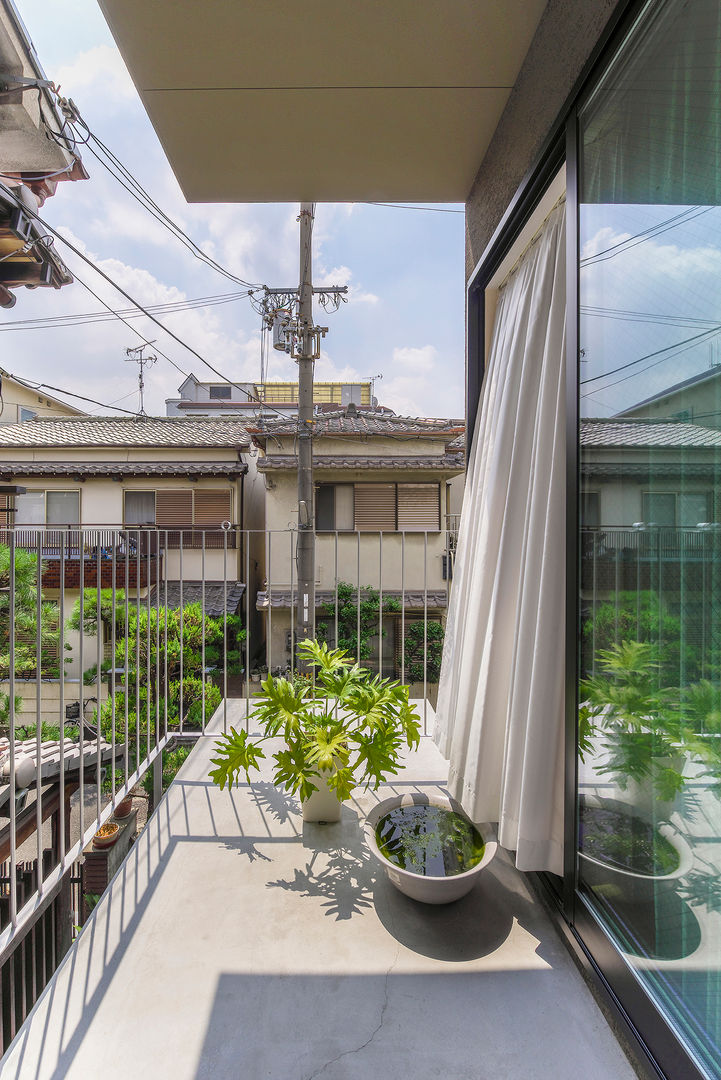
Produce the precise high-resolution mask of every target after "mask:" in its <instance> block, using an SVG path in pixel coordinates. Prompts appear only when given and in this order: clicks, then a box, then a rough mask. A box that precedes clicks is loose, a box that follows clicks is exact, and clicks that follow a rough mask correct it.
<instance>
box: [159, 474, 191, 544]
mask: <svg viewBox="0 0 721 1080" xmlns="http://www.w3.org/2000/svg"><path fill="white" fill-rule="evenodd" d="M155 523H156V525H157V526H158V528H160V529H168V528H169V527H170V526H171V525H188V526H192V524H193V492H192V491H189V490H187V489H183V488H176V489H172V490H169V491H157V492H156V493H155ZM180 535H181V534H180V533H179V532H169V533H168V547H177V546H178V544H179V543H180ZM182 536H183V544H184V545H186V544H192V540H193V530H192V528H189V529H188V530H187V532H186V531H183V533H182Z"/></svg>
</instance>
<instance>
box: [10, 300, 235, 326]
mask: <svg viewBox="0 0 721 1080" xmlns="http://www.w3.org/2000/svg"><path fill="white" fill-rule="evenodd" d="M246 296H248V292H247V290H246V291H245V292H235V293H218V294H216V295H214V296H198V297H193V298H191V299H188V300H168V301H167V302H166V303H164V304H148V305H147V307H148V311H152V312H154V313H155V314H156V315H172V314H174V313H175V312H177V311H195V310H197V309H200V308H206V307H218V306H219V305H221V304H230V303H233V302H234V301H236V300H242V299H243V298H244V297H246ZM121 315H123V316H125V317H126V318H128V319H139V318H142V317H143V313H142V311H138V309H137V308H135V307H131V308H119V309H118V310H117V311H112V310H111V311H109V312H107V313H103V312H98V311H85V312H76V313H74V314H66V315H47V316H38V317H36V318H31V319H8V320H7V321H5V322H0V332H2V333H9V332H11V331H12V332H16V331H18V330H50V329H59V328H62V327H65V326H83V325H90V324H93V323H100V322H109V321H110V320H111V319H112V318H113V317H120V316H121Z"/></svg>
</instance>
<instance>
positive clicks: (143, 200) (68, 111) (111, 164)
mask: <svg viewBox="0 0 721 1080" xmlns="http://www.w3.org/2000/svg"><path fill="white" fill-rule="evenodd" d="M59 104H60V108H61V110H62V112H63V114H64V115H65V116H66V117H67V119H68V122H69V124H70V127H71V129H72V130H73V132H74V134H75V135H77V131H76V130H75V126H74V125H75V124H80V125H81V126H82V127H83V128H84V129H85V131H86V133H87V134H86V137H85V138H83V139H82V140H81V141H82V142H83V143H84V145H86V146H87V149H88V150H89V151H90V153H91V154H92V155H93V157H94V158H95V159H96V160H97V161H98V162H99V163H100V164H101V165H102V166H103V167H104V168H105V169H106V170H107V171H108V172H109V173H110V175H111V176H112V177H113V178H114V179H115V180H117V182H118V183H119V184H120V185H121V186H122V187H123V188H125V190H126V191H127V192H128V194H129V195H131V196H132V198H134V199H135V201H136V202H138V203H139V204H140V205H141V206H142V207H143V208H144V209H145V210H146V211H147V212H148V213H149V214H150V215H151V216H152V217H153V218H155V220H156V221H158V223H159V224H160V225H162V226H163V228H165V229H167V231H168V232H170V233H171V235H173V236H175V238H176V239H177V240H179V241H180V243H181V244H183V246H184V247H186V248H187V249H188V250H189V251H190V252H191V254H192V255H193V256H194V257H195V258H197V259H199V260H200V261H201V262H203V263H205V265H206V266H209V267H211V268H212V269H214V270H216V271H217V272H218V273H220V274H222V275H223V276H224V277H226V278H228V279H229V280H231V281H234V282H236V284H238V285H244V286H245V287H247V288H249V289H255V288H258V289H262V288H264V286H263V285H262V284H261V283H259V282H249V281H246V280H245V279H243V278H241V277H238V276H237V275H236V274H233V273H232V272H231V271H230V270H228V269H226V267H224V266H222V265H221V264H220V263H219V262H217V260H215V259H214V258H213V257H212V256H211V255H208V254H207V252H205V251H203V249H202V248H201V247H200V246H199V245H198V244H197V243H196V242H195V241H194V240H193V239H192V237H190V236H189V235H188V234H187V233H186V232H185V230H184V229H182V228H181V227H180V225H178V223H177V222H176V221H174V220H173V218H171V217H170V215H169V214H167V213H166V212H165V211H164V210H163V209H162V207H161V206H160V205H159V204H158V203H157V202H156V201H155V200H154V199H153V197H152V196H151V195H150V194H149V193H148V192H147V191H146V189H145V188H144V187H143V185H142V184H141V183H140V181H139V180H138V179H137V177H136V176H134V174H133V173H132V172H131V171H130V169H128V168H127V166H126V165H124V164H123V162H122V161H121V160H120V158H119V157H118V156H117V154H115V153H114V152H113V151H112V150H111V149H110V147H108V146H107V145H106V144H105V143H104V142H103V141H102V139H101V138H100V137H99V136H98V135H96V134H95V132H93V131H92V130H91V128H90V127H89V125H88V124H87V123H86V122H85V120H83V118H82V116H81V115H80V112H79V111H78V109H77V106H76V105H75V103H74V102H72V103H71V102H68V101H67V100H66V99H64V98H59ZM91 143H92V144H93V145H91ZM96 148H97V149H96ZM98 151H99V152H98Z"/></svg>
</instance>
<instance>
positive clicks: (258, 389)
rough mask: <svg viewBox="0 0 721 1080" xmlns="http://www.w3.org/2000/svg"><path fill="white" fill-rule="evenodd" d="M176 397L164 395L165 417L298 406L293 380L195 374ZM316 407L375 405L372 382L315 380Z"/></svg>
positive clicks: (290, 410) (286, 410) (274, 411)
mask: <svg viewBox="0 0 721 1080" xmlns="http://www.w3.org/2000/svg"><path fill="white" fill-rule="evenodd" d="M178 393H179V394H180V397H179V398H166V400H165V406H166V412H167V414H168V416H237V415H238V414H239V413H241V414H243V415H246V416H254V415H256V414H257V413H258V412H259V411H260V410H261V409H263V408H264V409H265V410H266V411H267V412H268V413H269V414H270V415H277V413H278V412H281V413H287V414H288V415H290V414H291V413H293V412H295V411H296V410H297V408H298V383H297V382H296V383H293V382H258V383H255V382H239V383H229V382H199V381H198V380H197V379H196V377H195V375H192V374H191V375H189V376H188V378H187V379H186V380H185V382H184V383H182V385H181V386H179V387H178ZM313 401H314V403H315V404H316V405H317V406H321V407H323V406H330V407H332V406H333V405H349V404H350V403H351V402H353V403H354V404H355V405H362V406H367V407H372V406H377V404H378V402H377V401H376V399H375V398H374V397H373V383H372V382H370V381H369V382H357V383H339V382H317V383H314V385H313Z"/></svg>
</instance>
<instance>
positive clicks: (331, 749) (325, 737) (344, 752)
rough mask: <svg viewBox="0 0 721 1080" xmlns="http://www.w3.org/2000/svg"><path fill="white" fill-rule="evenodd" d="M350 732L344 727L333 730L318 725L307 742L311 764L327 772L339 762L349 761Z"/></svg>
mask: <svg viewBox="0 0 721 1080" xmlns="http://www.w3.org/2000/svg"><path fill="white" fill-rule="evenodd" d="M348 757H349V751H348V733H347V732H346V731H345V729H344V728H343V727H335V728H333V729H331V730H327V729H325V728H321V727H317V728H315V729H314V731H313V732H312V734H311V737H310V739H309V740H308V743H307V748H306V758H307V760H308V762H309V764H311V765H314V766H315V767H316V768H318V769H320V770H322V771H324V772H327V771H330V770H331V769H335V768H336V766H337V764H338V762H340V763H341V765H346V764H347V762H348Z"/></svg>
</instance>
